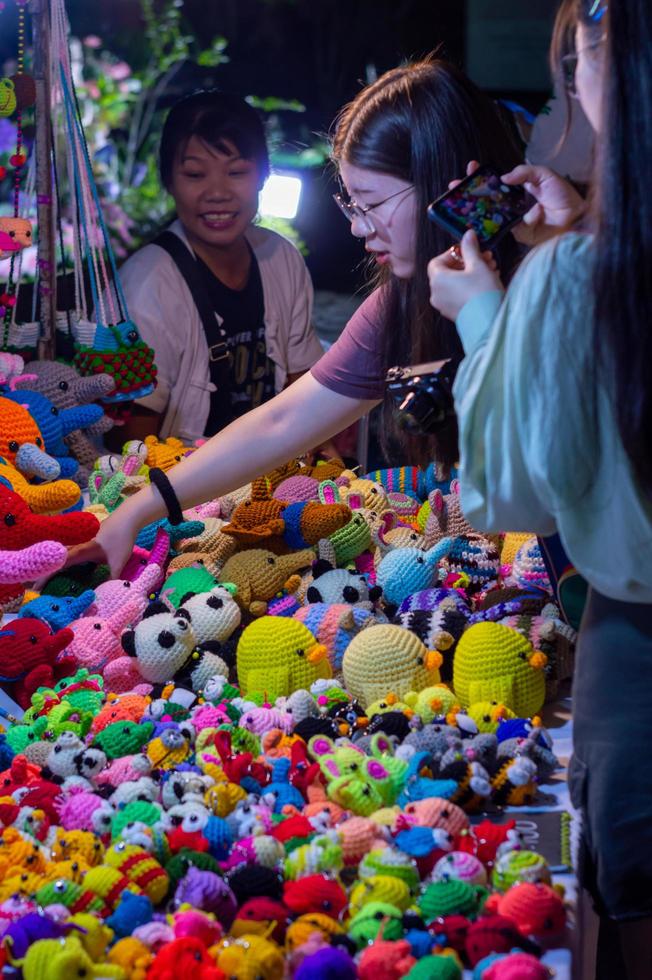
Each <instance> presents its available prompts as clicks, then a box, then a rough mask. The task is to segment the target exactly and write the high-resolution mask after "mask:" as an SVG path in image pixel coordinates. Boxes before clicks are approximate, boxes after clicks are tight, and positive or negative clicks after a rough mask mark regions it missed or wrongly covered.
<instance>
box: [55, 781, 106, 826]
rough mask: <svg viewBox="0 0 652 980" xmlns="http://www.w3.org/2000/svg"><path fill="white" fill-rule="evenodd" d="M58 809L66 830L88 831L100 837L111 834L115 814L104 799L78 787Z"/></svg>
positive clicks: (71, 791)
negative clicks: (112, 819)
mask: <svg viewBox="0 0 652 980" xmlns="http://www.w3.org/2000/svg"><path fill="white" fill-rule="evenodd" d="M57 809H58V811H59V820H60V822H61V826H62V827H63V829H64V830H88V831H90V832H91V833H93V834H98V835H99V836H103V835H104V834H107V833H108V832H109V830H110V828H111V817H113V816H114V814H115V810H114V809H113V807H112V806H111V804H110V803H107V801H106V800H105V799H103V797H101V796H99V795H98V794H97V793H89V792H88V791H87V790H85V789H82V788H81V787H78V786H73V787H72V788H71V789H70V790H69V794H68V795H67V797H66V798H65V799H64V800H63V801H62V802H61V803H59V804H58V806H57Z"/></svg>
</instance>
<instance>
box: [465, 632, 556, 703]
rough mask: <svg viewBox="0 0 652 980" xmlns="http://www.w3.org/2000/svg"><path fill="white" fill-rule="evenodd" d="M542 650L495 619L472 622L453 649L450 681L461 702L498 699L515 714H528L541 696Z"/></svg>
mask: <svg viewBox="0 0 652 980" xmlns="http://www.w3.org/2000/svg"><path fill="white" fill-rule="evenodd" d="M546 662H547V658H546V656H545V654H543V653H541V652H539V651H535V650H534V649H533V647H532V645H531V644H530V643H529V642H528V640H527V639H526V638H525V637H524V636H522V635H521V634H520V633H517V632H516V631H515V630H511V629H509V627H507V626H501V625H500V624H499V623H476V624H475V625H474V626H470V627H469V629H468V630H467V631H466V632H465V633H464V634H463V636H462V638H461V639H460V641H459V643H458V644H457V650H456V653H455V663H454V666H453V685H454V688H455V693H456V695H457V696H458V698H459V700H460V703H461V704H462V705H463V706H468V705H469V704H471V703H472V702H474V701H498V702H502V703H503V704H505V705H507V706H508V707H509V708H511V710H512V711H513V712H514V713H515V714H516V715H519V716H522V717H526V718H527V717H531V716H532V715H536V714H537V712H538V711H540V709H541V707H542V705H543V702H544V699H545V677H544V673H543V667H545V665H546Z"/></svg>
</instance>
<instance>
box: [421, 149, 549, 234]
mask: <svg viewBox="0 0 652 980" xmlns="http://www.w3.org/2000/svg"><path fill="white" fill-rule="evenodd" d="M533 204H534V201H533V199H532V197H531V196H530V195H529V194H528V193H527V192H526V191H525V190H524V189H523V188H522V187H509V186H508V185H507V184H503V182H502V181H501V179H500V175H499V174H497V173H496V171H495V170H493V169H492V168H491V167H488V166H484V167H480V168H479V169H478V170H476V172H475V173H474V174H472V175H471V176H470V177H466V178H465V179H464V180H463V181H462V182H461V183H460V184H458V186H457V187H454V188H453V190H450V191H446V193H445V194H442V195H441V197H438V198H437V200H436V201H433V202H432V204H430V205H429V206H428V217H429V218H430V220H431V221H434V222H435V224H438V225H440V226H441V227H442V228H445V229H446V231H448V232H450V234H451V235H453V237H454V238H456V239H457V240H458V241H459V240H460V239H461V238H462V236H463V235H464V233H465V232H467V231H468V230H469V229H472V230H473V231H474V232H475V233H476V235H477V236H478V239H479V242H480V246H481V247H482V249H483V250H485V249H492V248H495V246H496V245H497V244H498V242H499V241H500V239H501V238H502V237H503V236H504V235H506V234H507V232H508V231H509V230H510V229H511V228H513V227H514V225H517V224H518V223H519V221H522V219H523V215H524V214H526V213H527V212H528V211H529V210H530V208H531V207H532V205H533Z"/></svg>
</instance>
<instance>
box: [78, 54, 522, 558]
mask: <svg viewBox="0 0 652 980" xmlns="http://www.w3.org/2000/svg"><path fill="white" fill-rule="evenodd" d="M333 156H334V158H335V161H336V163H337V165H338V167H339V169H340V173H341V178H342V183H343V194H342V196H341V198H340V199H339V200H338V203H339V204H340V207H341V208H342V209H343V210H344V211H345V213H346V215H347V217H348V218H349V219H350V220H351V231H352V233H353V234H354V235H356V236H357V237H360V238H363V239H364V242H365V248H366V250H367V252H368V253H369V255H370V256H373V258H374V259H375V262H376V267H377V280H378V283H379V285H378V286H377V288H376V289H375V290H374V291H373V292H372V294H371V296H370V297H369V298H368V299H367V300H366V301H365V302H364V303H363V304H362V306H361V307H360V309H359V310H358V311H357V313H356V314H355V315H354V317H353V318H352V319H351V321H350V322H349V323H348V325H347V326H346V328H345V330H344V332H343V334H342V336H341V337H340V338H339V339H338V341H337V342H336V343H335V344H333V346H332V347H331V348H330V350H329V351H328V352H327V353H326V354H325V355H324V357H323V358H322V359H321V360H320V361H319V362H317V364H315V365H314V366H313V367H312V368H311V370H310V371H308V372H307V373H306V374H304V375H303V376H302V377H300V378H299V379H298V380H297V381H295V383H294V384H292V385H290V386H289V387H288V388H286V389H285V390H284V391H282V392H281V393H280V394H279V395H277V396H276V397H275V398H272V399H271V400H270V401H268V402H266V403H265V404H263V405H261V406H259V407H258V408H256V409H254V410H253V411H251V412H248V413H247V414H246V415H244V416H243V417H241V418H239V419H237V420H236V421H235V422H233V423H231V424H230V425H229V426H227V427H226V428H225V429H223V430H222V431H221V432H219V433H218V434H217V435H215V436H213V437H212V438H211V439H209V440H208V441H207V442H206V443H205V444H204V445H203V446H202V447H201V448H200V449H198V450H197V451H196V452H194V453H193V454H192V455H191V456H189V457H187V458H186V459H184V460H183V461H182V462H181V463H179V464H178V465H177V466H175V468H174V469H173V470H172V471H171V472H170V477H169V481H170V486H171V488H172V490H173V492H174V494H176V497H177V498H178V500H179V501H180V503H181V506H182V507H183V508H187V507H191V506H192V505H194V504H197V503H199V502H201V501H205V500H209V499H212V498H213V497H216V496H220V495H223V494H225V493H228V492H229V491H232V490H234V489H235V488H237V487H240V486H243V485H244V484H246V483H248V482H249V481H250V480H252V479H253V478H254V477H256V476H258V475H259V474H261V473H265V472H267V471H269V470H271V469H272V468H274V467H276V466H278V465H280V464H282V463H284V462H286V461H287V460H288V459H290V458H292V457H295V456H297V455H300V454H301V453H304V452H305V451H306V450H308V449H309V448H310V447H311V446H316V445H320V444H321V443H323V442H324V440H326V439H329V438H330V437H331V436H333V434H334V433H337V432H339V431H341V430H342V429H345V428H346V427H347V426H349V425H350V424H351V423H352V422H354V421H355V420H356V419H358V418H360V417H361V416H362V415H365V414H366V413H367V412H369V411H371V409H372V408H374V407H375V406H376V405H378V404H379V403H380V402H382V401H383V399H384V396H385V384H384V378H385V375H386V372H387V370H388V368H389V367H391V366H393V365H395V364H413V363H419V362H420V361H427V360H435V359H439V358H445V357H453V358H457V359H459V358H460V356H461V353H462V351H461V347H460V343H459V340H458V337H457V334H456V331H455V327H454V326H453V324H452V323H451V322H450V321H447V320H446V319H445V318H443V317H441V316H439V314H437V313H435V312H434V311H433V310H432V308H431V307H430V305H429V302H428V295H429V291H428V279H427V275H426V263H427V260H428V258H430V257H431V256H432V255H436V254H437V253H438V251H441V248H443V247H444V245H445V243H446V235H445V234H444V233H443V232H441V231H440V230H439V229H437V228H436V227H435V226H434V225H432V224H431V223H430V222H429V221H428V220H427V218H426V205H427V204H428V203H429V201H431V200H432V199H433V198H434V197H436V196H437V195H438V194H440V193H442V192H443V191H444V190H445V189H446V186H447V184H448V182H449V181H450V180H451V178H452V177H454V176H455V174H457V173H459V171H460V168H461V167H463V166H464V165H465V162H466V160H468V159H469V158H479V159H482V160H484V161H486V162H488V163H491V164H493V165H494V166H495V167H496V168H497V169H499V170H500V171H501V172H504V171H506V170H509V169H510V168H512V167H513V166H514V165H515V163H516V162H517V161H518V159H519V151H518V150H517V148H516V147H515V145H514V144H513V142H512V137H511V134H510V130H509V128H508V127H507V125H506V124H505V122H504V120H503V118H502V116H501V114H500V112H499V110H498V109H497V108H496V106H495V105H494V103H493V102H492V101H491V100H490V99H489V98H488V97H487V96H485V95H483V94H482V93H481V92H480V91H479V90H478V89H477V88H476V87H475V86H474V85H473V84H472V83H471V82H470V81H469V80H468V79H467V78H466V77H465V76H464V75H463V74H462V73H461V72H459V71H458V70H457V69H456V68H454V67H453V66H452V65H449V64H447V63H446V62H443V61H437V60H431V61H425V62H420V63H418V64H414V65H408V66H405V67H403V68H397V69H395V70H394V71H390V72H388V73H387V74H386V75H384V76H382V77H381V78H380V79H378V81H376V82H375V83H374V84H373V85H371V86H369V87H368V88H366V89H364V90H363V91H362V92H360V94H359V95H358V96H357V98H356V99H354V100H353V102H352V103H351V104H350V105H349V106H347V107H346V108H345V110H344V111H343V113H342V114H341V116H340V118H339V120H338V122H337V127H336V131H335V137H334V141H333ZM345 194H346V197H345V196H344V195H345ZM516 249H517V246H516V244H515V243H508V244H506V245H505V247H504V250H503V252H502V257H501V258H502V261H503V262H504V269H505V271H506V272H507V273H508V272H509V271H510V264H511V263H513V262H514V260H515V257H516V256H515V252H516ZM391 426H392V422H391V419H389V416H388V422H387V426H386V428H387V429H390V428H391ZM407 455H408V453H407V452H402V454H401V455H399V456H398V457H397V458H398V459H400V461H401V462H404V461H405V458H406V456H407ZM411 455H412V457H413V458H414V459H415V461H417V460H418V459H427V460H428V461H431V460H432V459H433V458H438V459H443V460H445V461H446V462H449V463H452V462H455V461H456V458H457V447H456V433H455V432H453V433H452V434H451V433H448V434H447V439H446V441H445V444H444V445H441V446H434V447H433V445H432V442H430V441H429V440H428V439H426V438H424V440H422V441H418V440H415V441H414V443H413V446H412V452H411ZM166 496H167V498H168V501H169V500H170V494H169V492H168V493H167V495H166ZM172 500H173V498H172ZM167 510H168V508H167V507H166V502H165V501H164V499H163V497H162V496H161V493H160V491H159V490H158V489H157V488H156V487H155V486H153V485H152V486H148V487H147V488H145V489H144V490H142V491H141V492H139V493H138V494H136V495H134V496H133V497H131V498H130V499H129V500H128V501H126V502H125V503H124V504H123V505H122V506H121V507H120V509H119V511H116V513H115V515H111V516H109V517H108V518H107V519H106V520H105V521H104V522H103V523H102V526H101V528H100V531H99V532H98V537H97V539H96V541H95V542H94V543H92V544H91V545H90V546H88V547H86V548H84V549H79V550H78V551H77V553H76V555H74V556H73V557H72V560H73V561H77V562H79V561H84V560H90V561H93V560H95V561H97V560H101V561H107V562H108V563H109V565H110V567H111V571H112V573H113V574H114V575H117V574H119V572H120V571H121V569H122V568H123V566H124V565H125V563H126V561H127V559H128V558H129V557H130V555H131V551H132V548H133V542H134V540H135V537H136V535H137V533H138V531H139V530H140V528H141V527H142V526H143V525H144V524H147V523H149V522H150V521H153V520H156V519H158V518H160V517H163V516H165V514H166V512H167Z"/></svg>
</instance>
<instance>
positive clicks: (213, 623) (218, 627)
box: [177, 585, 242, 691]
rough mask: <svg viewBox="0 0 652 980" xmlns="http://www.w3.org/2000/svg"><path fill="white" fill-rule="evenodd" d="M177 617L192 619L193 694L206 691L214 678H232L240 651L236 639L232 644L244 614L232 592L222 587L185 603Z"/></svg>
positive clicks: (190, 673)
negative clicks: (180, 614) (219, 676)
mask: <svg viewBox="0 0 652 980" xmlns="http://www.w3.org/2000/svg"><path fill="white" fill-rule="evenodd" d="M177 613H187V614H188V615H189V616H190V622H191V624H192V631H193V634H194V637H195V657H194V659H195V663H194V664H192V665H189V669H188V671H187V672H186V673H187V678H186V679H187V682H189V684H190V685H191V686H192V689H193V691H203V689H204V687H205V686H206V684H207V683H208V681H209V680H210V678H211V677H214V676H215V675H221V676H223V677H227V676H228V673H229V666H231V665H233V663H234V659H235V648H236V642H235V639H234V640H233V641H231V642H230V643H229V640H231V637H232V636H233V634H234V632H235V631H236V630H237V628H238V626H239V625H240V623H241V621H242V613H241V612H240V607H239V606H238V604H237V602H236V601H235V599H234V598H233V595H232V594H231V592H230V591H229V589H227V588H225V587H224V586H221V585H218V586H216V587H215V588H214V589H211V590H210V592H200V593H197V594H196V595H193V596H190V597H189V598H187V599H184V600H183V601H182V602H181V605H180V606H179V609H178V610H177ZM196 654H199V656H196Z"/></svg>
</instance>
